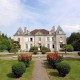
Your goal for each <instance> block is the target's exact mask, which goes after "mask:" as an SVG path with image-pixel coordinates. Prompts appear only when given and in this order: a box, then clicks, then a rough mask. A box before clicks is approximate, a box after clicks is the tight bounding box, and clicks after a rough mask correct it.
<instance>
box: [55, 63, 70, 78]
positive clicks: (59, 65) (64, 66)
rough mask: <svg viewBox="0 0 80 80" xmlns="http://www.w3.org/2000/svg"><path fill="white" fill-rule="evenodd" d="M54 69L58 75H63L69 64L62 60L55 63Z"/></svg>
mask: <svg viewBox="0 0 80 80" xmlns="http://www.w3.org/2000/svg"><path fill="white" fill-rule="evenodd" d="M56 69H57V70H58V72H59V75H60V76H62V77H65V76H66V75H67V74H68V73H69V72H70V66H69V64H67V63H64V62H60V63H57V65H56Z"/></svg>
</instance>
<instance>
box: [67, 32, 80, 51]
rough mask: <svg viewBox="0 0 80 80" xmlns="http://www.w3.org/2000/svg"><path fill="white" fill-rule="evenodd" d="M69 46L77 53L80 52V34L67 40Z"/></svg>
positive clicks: (74, 34) (72, 35)
mask: <svg viewBox="0 0 80 80" xmlns="http://www.w3.org/2000/svg"><path fill="white" fill-rule="evenodd" d="M67 44H71V45H72V46H73V47H74V50H75V51H79V50H80V33H72V34H71V36H70V37H68V39H67Z"/></svg>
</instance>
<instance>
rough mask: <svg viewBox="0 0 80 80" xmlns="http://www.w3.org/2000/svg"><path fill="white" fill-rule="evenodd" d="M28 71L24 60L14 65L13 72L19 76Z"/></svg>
mask: <svg viewBox="0 0 80 80" xmlns="http://www.w3.org/2000/svg"><path fill="white" fill-rule="evenodd" d="M25 71H26V66H25V64H24V63H23V62H18V63H16V64H14V65H13V66H12V73H13V74H14V76H15V77H17V78H19V77H21V76H22V74H23V73H24V72H25Z"/></svg>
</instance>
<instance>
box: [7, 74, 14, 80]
mask: <svg viewBox="0 0 80 80" xmlns="http://www.w3.org/2000/svg"><path fill="white" fill-rule="evenodd" d="M7 76H8V77H9V78H15V79H16V77H15V75H14V74H13V73H9V74H7Z"/></svg>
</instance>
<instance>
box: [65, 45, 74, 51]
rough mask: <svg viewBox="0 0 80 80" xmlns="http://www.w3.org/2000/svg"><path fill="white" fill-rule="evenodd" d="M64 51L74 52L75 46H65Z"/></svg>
mask: <svg viewBox="0 0 80 80" xmlns="http://www.w3.org/2000/svg"><path fill="white" fill-rule="evenodd" d="M64 49H65V50H66V51H68V52H70V51H71V52H72V51H74V48H73V46H72V45H70V44H69V45H65V46H64Z"/></svg>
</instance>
